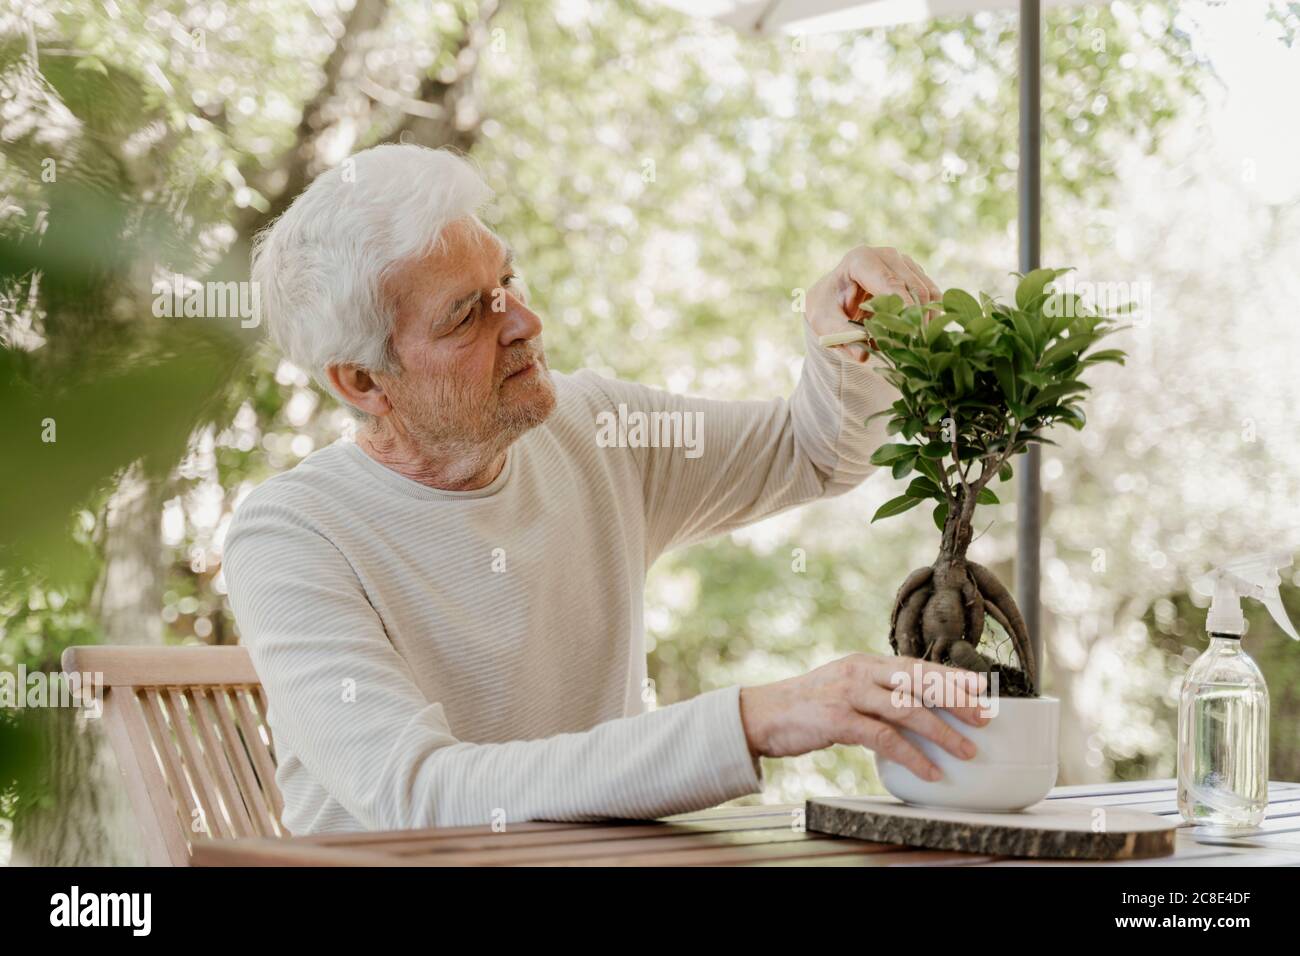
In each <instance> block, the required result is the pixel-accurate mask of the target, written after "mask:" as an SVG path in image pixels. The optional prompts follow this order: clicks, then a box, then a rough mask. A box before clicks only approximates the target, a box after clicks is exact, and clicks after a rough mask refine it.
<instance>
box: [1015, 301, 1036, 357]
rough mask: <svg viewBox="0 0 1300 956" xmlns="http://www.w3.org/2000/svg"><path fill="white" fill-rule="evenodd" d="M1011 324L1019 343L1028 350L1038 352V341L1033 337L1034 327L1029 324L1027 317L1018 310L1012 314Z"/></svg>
mask: <svg viewBox="0 0 1300 956" xmlns="http://www.w3.org/2000/svg"><path fill="white" fill-rule="evenodd" d="M1011 324H1012V326H1013V327H1014V328H1015V330H1016V335H1017V336H1018V337H1019V338H1020V341H1021V342H1024V343H1025V345H1027V346H1029V348H1030V350H1032V351H1035V352H1036V351H1038V340H1037V339H1036V338H1035V337H1034V327H1033V326H1032V325H1031V324H1030V322H1029V316H1027V315H1025V313H1023V312H1020V311H1019V310H1017V311H1015V312H1012V313H1011Z"/></svg>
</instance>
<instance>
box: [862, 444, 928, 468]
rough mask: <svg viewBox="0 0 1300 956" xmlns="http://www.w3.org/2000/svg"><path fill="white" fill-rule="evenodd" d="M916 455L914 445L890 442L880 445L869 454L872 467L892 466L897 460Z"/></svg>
mask: <svg viewBox="0 0 1300 956" xmlns="http://www.w3.org/2000/svg"><path fill="white" fill-rule="evenodd" d="M916 453H917V447H916V446H915V445H904V444H900V443H897V442H891V443H890V444H888V445H881V446H880V447H879V448H877V449H876V450H875V451H873V452H872V453H871V463H872V464H873V465H892V464H893V463H894V462H895V461H897V460H898V459H899V458H906V457H908V456H915V455H916Z"/></svg>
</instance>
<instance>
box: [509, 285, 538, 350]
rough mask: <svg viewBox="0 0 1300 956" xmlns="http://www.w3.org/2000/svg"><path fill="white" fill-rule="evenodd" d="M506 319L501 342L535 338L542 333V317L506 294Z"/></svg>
mask: <svg viewBox="0 0 1300 956" xmlns="http://www.w3.org/2000/svg"><path fill="white" fill-rule="evenodd" d="M506 303H507V304H506V315H505V321H504V322H502V323H501V344H502V345H510V344H512V343H514V342H518V341H520V340H525V341H526V340H528V339H535V338H537V336H539V335H541V334H542V317H541V316H539V315H538V314H537V313H536V312H534V311H533V310H532V309H530V308H528V306H526V305H524V304H523V303H522V302H520V301H519V300H518V299H516V298H515V297H514V296H512V295H508V296H506Z"/></svg>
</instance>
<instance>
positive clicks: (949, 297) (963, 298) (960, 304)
mask: <svg viewBox="0 0 1300 956" xmlns="http://www.w3.org/2000/svg"><path fill="white" fill-rule="evenodd" d="M943 307H944V310H945V311H947V312H951V313H952V314H953V315H955V316H958V317H959V318H961V319H965V320H968V321H969V320H974V319H977V318H979V317H981V316H982V315H983V314H984V312H983V310H982V309H981V308H980V304H979V303H978V302H976V301H975V297H974V296H972V295H971V294H970V293H969V292H965V291H963V290H961V289H949V290H948V291H947V292H945V293H944V294H943ZM962 324H963V325H964V324H965V322H963V323H962Z"/></svg>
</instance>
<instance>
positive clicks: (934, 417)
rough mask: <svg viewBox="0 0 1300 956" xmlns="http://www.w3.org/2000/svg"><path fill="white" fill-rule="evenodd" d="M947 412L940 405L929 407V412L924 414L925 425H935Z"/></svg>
mask: <svg viewBox="0 0 1300 956" xmlns="http://www.w3.org/2000/svg"><path fill="white" fill-rule="evenodd" d="M947 412H948V410H947V409H946V408H944V407H943V406H942V405H931V406H930V410H929V411H928V412H926V413H925V423H926V424H927V425H937V424H939V421H940V419H942V418H943V417H944V415H945V414H947Z"/></svg>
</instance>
